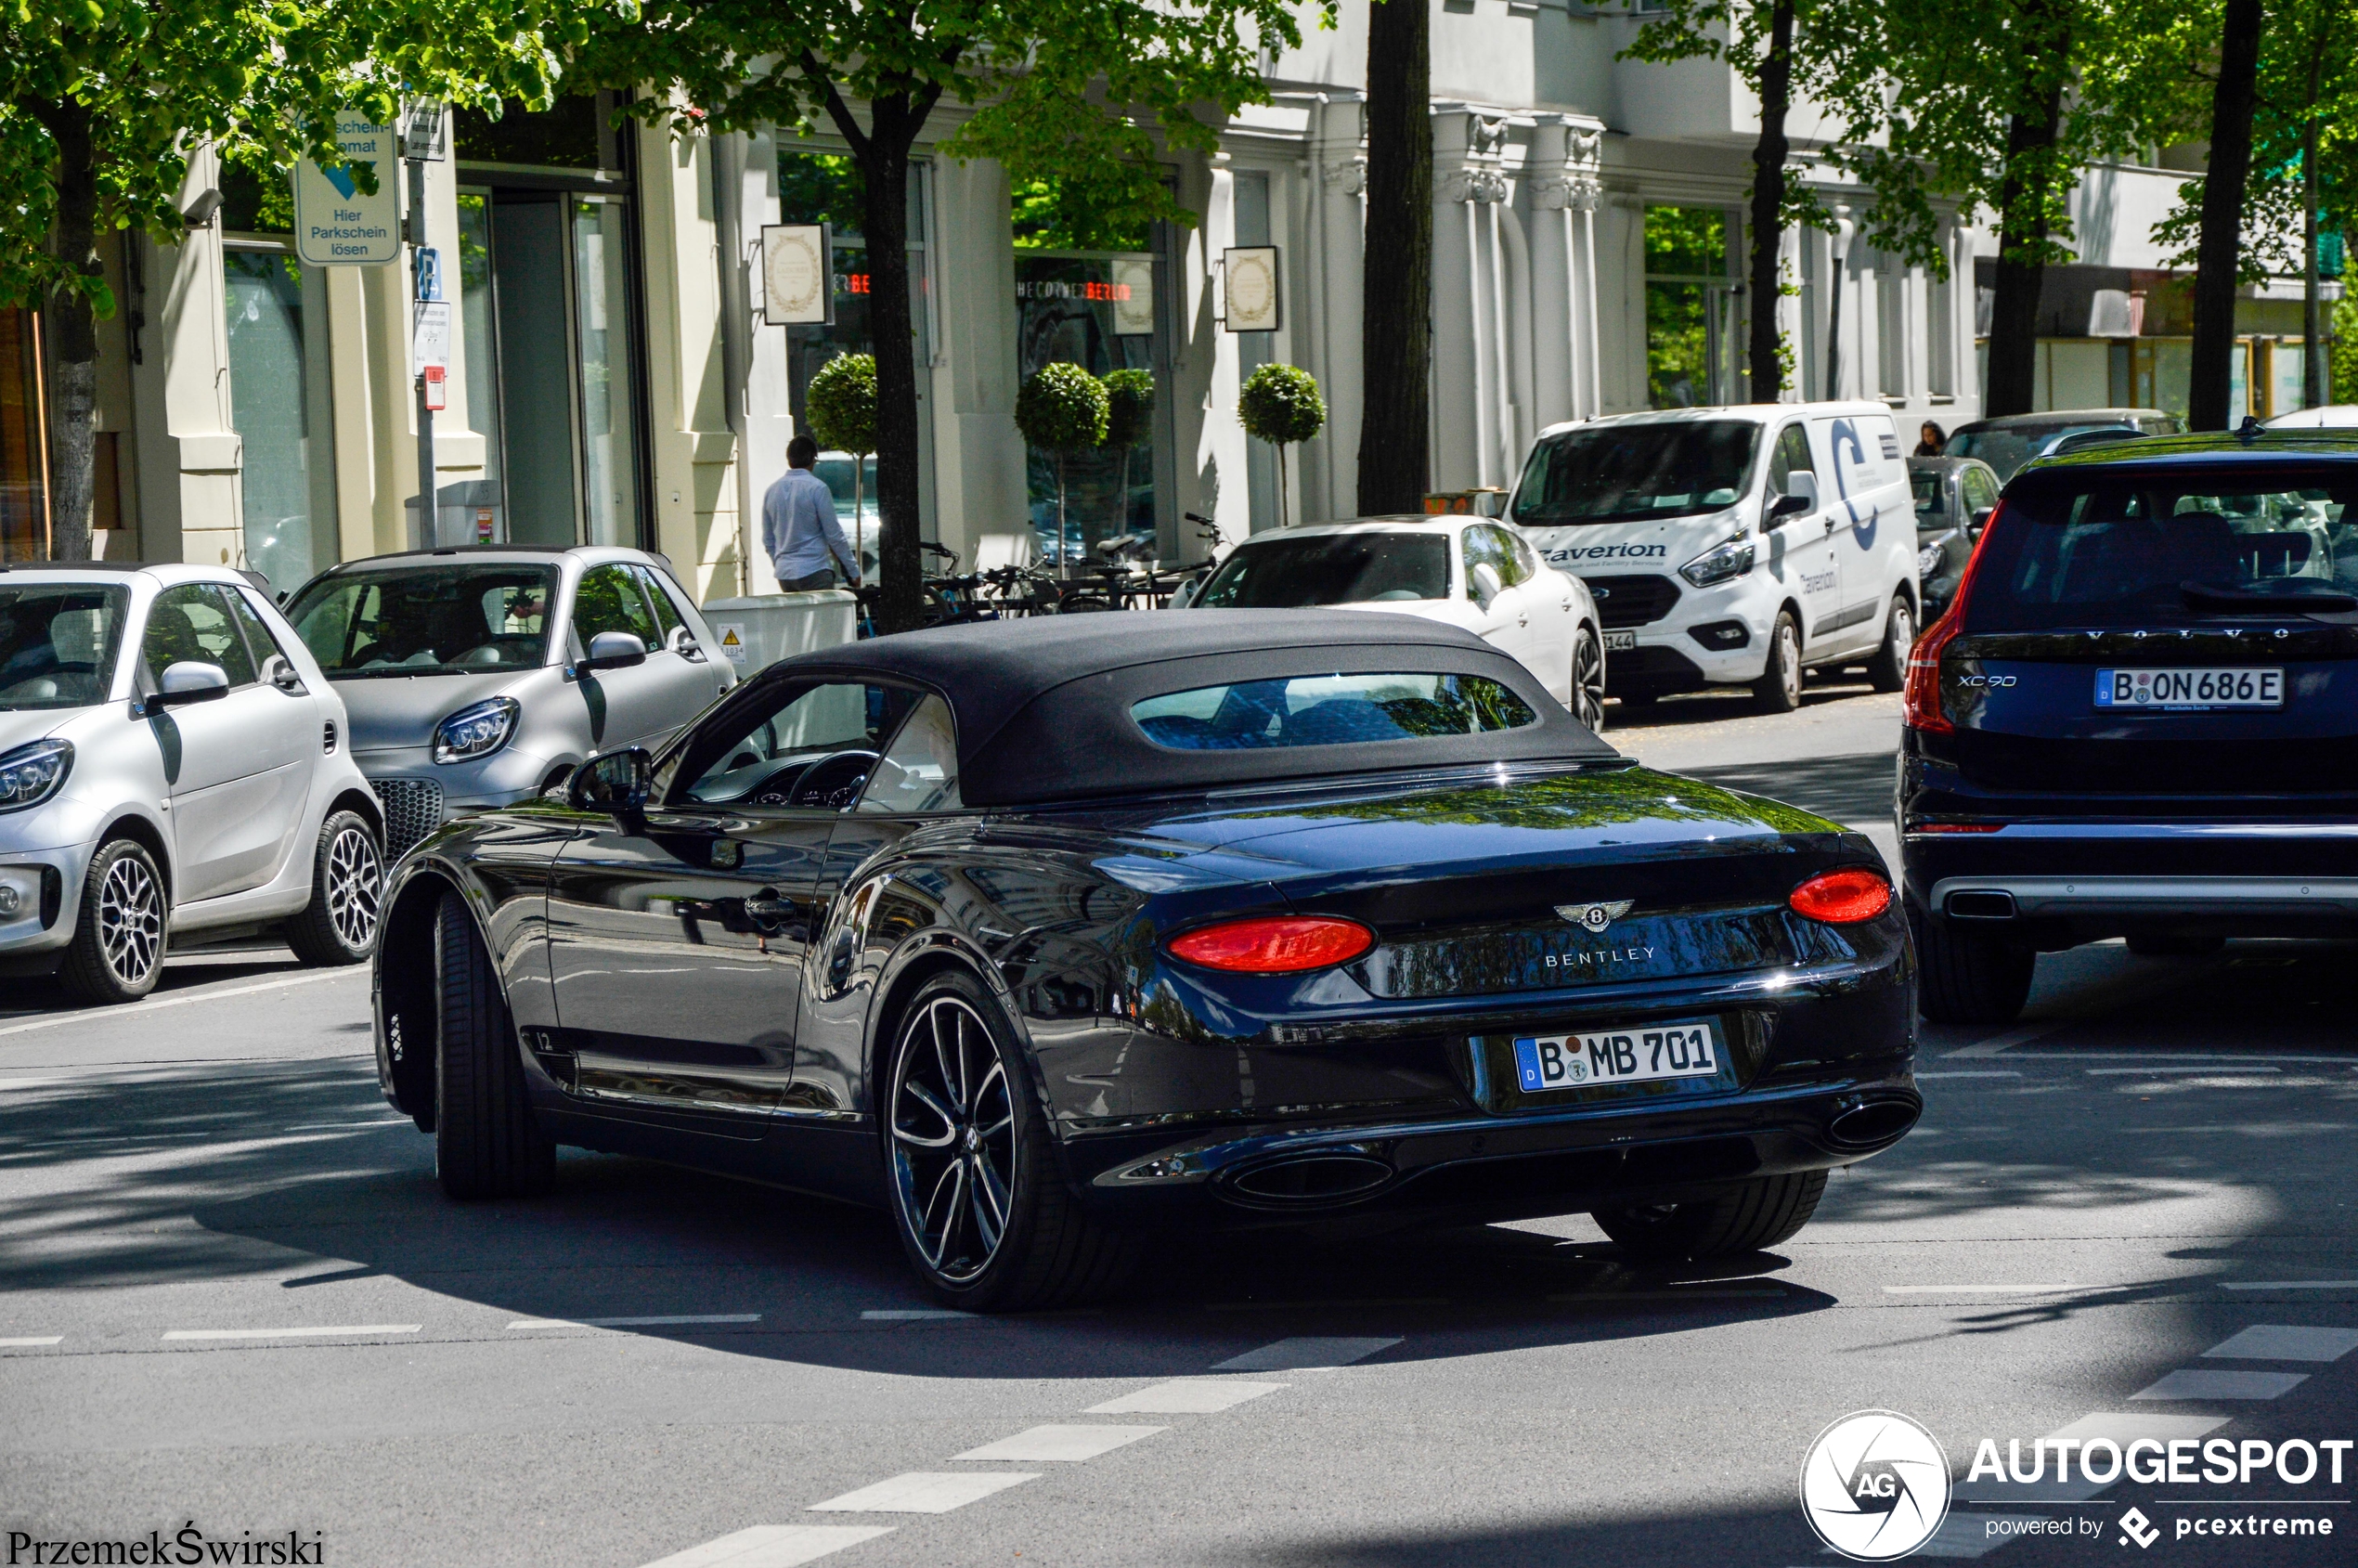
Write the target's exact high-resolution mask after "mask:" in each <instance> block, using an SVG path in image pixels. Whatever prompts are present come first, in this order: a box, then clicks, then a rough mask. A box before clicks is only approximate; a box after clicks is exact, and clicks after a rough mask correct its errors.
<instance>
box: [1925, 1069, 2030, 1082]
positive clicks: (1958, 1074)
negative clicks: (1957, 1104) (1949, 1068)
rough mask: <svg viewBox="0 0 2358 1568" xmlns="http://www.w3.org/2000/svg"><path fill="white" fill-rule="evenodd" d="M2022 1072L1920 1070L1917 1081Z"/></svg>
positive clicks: (2012, 1074) (2006, 1075)
mask: <svg viewBox="0 0 2358 1568" xmlns="http://www.w3.org/2000/svg"><path fill="white" fill-rule="evenodd" d="M2021 1076H2022V1074H2021V1073H2019V1072H1998V1071H1994V1070H1993V1071H1989V1072H1920V1073H1918V1074H1916V1082H1919V1083H1928V1082H1931V1081H1932V1080H1934V1079H1936V1078H2020V1077H2021Z"/></svg>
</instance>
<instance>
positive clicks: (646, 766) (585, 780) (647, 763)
mask: <svg viewBox="0 0 2358 1568" xmlns="http://www.w3.org/2000/svg"><path fill="white" fill-rule="evenodd" d="M601 635H602V636H619V635H625V634H622V633H601ZM631 641H634V642H635V641H638V639H636V638H632V639H631ZM643 656H644V655H643V654H641V657H643ZM653 790H654V758H652V757H650V756H648V755H647V753H646V752H645V750H644V749H642V748H641V747H639V746H635V745H634V746H632V747H631V748H630V749H629V750H628V751H610V752H608V753H606V754H605V755H604V756H603V757H593V758H590V759H589V761H587V762H584V763H583V764H582V765H581V766H580V767H578V768H576V769H575V770H574V771H573V777H571V778H570V779H567V780H566V781H565V804H566V805H568V806H570V807H572V808H573V809H574V810H577V811H603V812H604V813H605V814H606V815H608V816H610V817H626V816H634V815H636V814H637V813H639V812H641V811H643V810H646V809H647V797H648V796H649V794H650V793H652V792H653Z"/></svg>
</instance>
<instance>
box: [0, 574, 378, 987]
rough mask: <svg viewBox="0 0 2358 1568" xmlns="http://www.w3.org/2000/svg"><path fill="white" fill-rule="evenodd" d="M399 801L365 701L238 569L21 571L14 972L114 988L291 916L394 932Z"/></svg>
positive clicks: (4, 890)
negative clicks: (360, 726)
mask: <svg viewBox="0 0 2358 1568" xmlns="http://www.w3.org/2000/svg"><path fill="white" fill-rule="evenodd" d="M382 840H383V830H382V816H381V814H380V812H379V810H378V807H377V801H376V797H374V796H373V795H371V794H370V793H369V784H368V781H367V780H365V779H363V778H362V777H361V776H360V771H359V770H358V769H357V768H356V767H354V766H353V763H352V751H351V745H350V733H349V726H348V724H347V721H346V719H345V718H344V710H343V702H342V701H341V700H340V699H339V698H338V697H337V695H336V693H335V691H334V689H333V688H332V687H330V685H329V684H328V682H327V680H326V679H325V678H324V677H323V676H322V675H321V674H320V672H319V667H318V665H317V663H315V662H314V661H313V659H312V657H311V654H310V652H309V650H307V649H305V648H304V645H303V643H302V641H300V640H299V639H298V638H297V637H296V636H295V634H294V628H292V627H290V626H289V625H288V624H287V622H286V619H285V617H283V616H280V615H279V612H278V610H277V608H276V607H274V606H273V605H272V604H271V603H270V601H269V599H268V597H267V596H266V594H264V593H262V592H260V591H259V590H256V589H255V588H254V587H253V585H252V584H251V583H249V582H248V581H247V580H246V579H245V578H243V577H240V575H239V574H237V573H236V572H233V571H231V570H229V569H228V568H227V567H217V568H216V567H209V566H170V565H163V566H139V565H116V564H110V563H95V562H94V563H88V564H72V565H65V564H59V565H36V566H21V565H19V566H15V567H10V568H5V569H0V974H10V975H18V976H22V975H28V974H52V973H54V974H56V975H57V976H58V978H60V979H61V980H63V981H64V983H65V985H66V986H67V988H68V989H69V990H71V991H73V992H75V993H76V994H78V995H80V996H83V997H84V998H86V999H88V1000H90V1001H93V1002H102V1003H104V1002H129V1001H132V1000H134V999H136V998H137V997H140V996H144V995H146V994H147V993H148V991H150V990H152V989H153V988H154V986H155V983H156V977H157V975H158V973H159V972H160V971H161V970H162V967H163V958H164V952H165V950H166V949H167V948H168V947H170V946H172V945H174V944H175V943H182V942H186V941H188V940H197V941H201V940H207V939H216V940H217V939H224V938H230V937H242V936H249V935H253V934H254V933H255V932H258V931H261V930H264V929H268V928H273V927H275V928H277V929H278V930H279V931H280V932H281V933H282V934H283V935H284V936H285V938H286V940H287V941H288V943H289V944H290V945H291V946H292V947H293V949H294V951H295V953H296V955H297V956H298V957H300V958H301V959H303V961H304V962H305V963H307V964H356V963H358V962H360V961H361V960H363V959H365V958H367V957H368V956H369V953H370V952H373V951H374V950H375V947H376V941H377V917H378V901H379V897H380V894H381V892H382V885H383V856H382V851H381V849H380V846H381V844H382Z"/></svg>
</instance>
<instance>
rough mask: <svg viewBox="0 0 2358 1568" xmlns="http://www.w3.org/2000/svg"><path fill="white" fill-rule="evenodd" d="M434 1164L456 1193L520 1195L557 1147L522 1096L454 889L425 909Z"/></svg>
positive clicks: (511, 1033) (500, 1011)
mask: <svg viewBox="0 0 2358 1568" xmlns="http://www.w3.org/2000/svg"><path fill="white" fill-rule="evenodd" d="M434 1017H435V1023H436V1025H437V1030H436V1035H437V1038H436V1042H435V1045H436V1049H435V1052H434V1175H435V1176H436V1177H437V1178H438V1179H439V1180H440V1181H441V1183H442V1190H443V1191H444V1192H446V1193H447V1194H449V1195H450V1196H451V1197H452V1198H457V1199H475V1198H530V1197H535V1196H538V1194H541V1193H544V1192H547V1191H548V1190H549V1188H550V1187H551V1186H552V1185H553V1184H554V1183H555V1181H556V1174H557V1146H556V1145H555V1144H554V1143H553V1142H551V1139H550V1137H549V1135H548V1134H547V1133H546V1132H545V1131H543V1130H542V1128H541V1126H540V1119H539V1118H538V1116H537V1115H535V1114H534V1112H533V1108H532V1102H531V1100H530V1099H529V1098H528V1097H527V1096H526V1095H525V1082H524V1060H523V1053H522V1050H521V1048H520V1047H519V1046H518V1044H517V1043H516V1030H515V1025H514V1023H513V1021H512V1019H511V1018H510V1017H509V1016H508V1003H507V998H506V997H505V996H503V995H502V994H501V993H500V991H499V975H498V973H497V972H496V971H495V970H494V969H493V968H492V965H491V953H490V952H489V950H487V949H486V948H485V946H484V945H483V938H482V937H480V936H478V935H477V934H476V932H475V923H474V918H473V916H472V915H470V914H468V913H467V906H466V902H465V901H463V900H462V899H460V897H459V895H458V894H456V893H446V894H444V895H443V899H442V904H441V907H440V908H438V909H437V910H435V911H434Z"/></svg>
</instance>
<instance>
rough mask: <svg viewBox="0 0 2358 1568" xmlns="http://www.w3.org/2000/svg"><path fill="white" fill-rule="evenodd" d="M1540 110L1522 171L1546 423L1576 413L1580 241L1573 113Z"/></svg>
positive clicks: (1538, 404)
mask: <svg viewBox="0 0 2358 1568" xmlns="http://www.w3.org/2000/svg"><path fill="white" fill-rule="evenodd" d="M1537 118H1538V122H1539V124H1538V128H1537V129H1536V130H1535V132H1534V133H1533V135H1532V141H1531V157H1530V159H1529V161H1528V162H1525V163H1524V164H1523V172H1524V175H1525V177H1526V178H1527V179H1528V180H1529V181H1530V186H1531V208H1532V214H1531V325H1532V330H1531V350H1532V418H1533V419H1534V420H1535V421H1537V422H1538V425H1539V427H1540V428H1542V429H1545V428H1546V427H1547V426H1548V425H1551V424H1561V423H1562V422H1563V421H1566V420H1571V419H1577V418H1579V417H1580V391H1579V388H1578V387H1577V386H1576V385H1575V384H1574V378H1575V376H1576V375H1577V374H1578V370H1577V369H1576V367H1577V366H1578V364H1579V361H1580V347H1579V339H1580V285H1579V280H1578V278H1577V274H1578V271H1579V253H1580V241H1579V237H1578V235H1577V233H1576V231H1575V228H1574V222H1573V211H1572V180H1571V175H1570V174H1569V172H1568V169H1567V162H1568V151H1569V148H1568V144H1569V142H1570V139H1571V129H1572V116H1570V115H1568V114H1542V115H1539V116H1538V117H1537Z"/></svg>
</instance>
